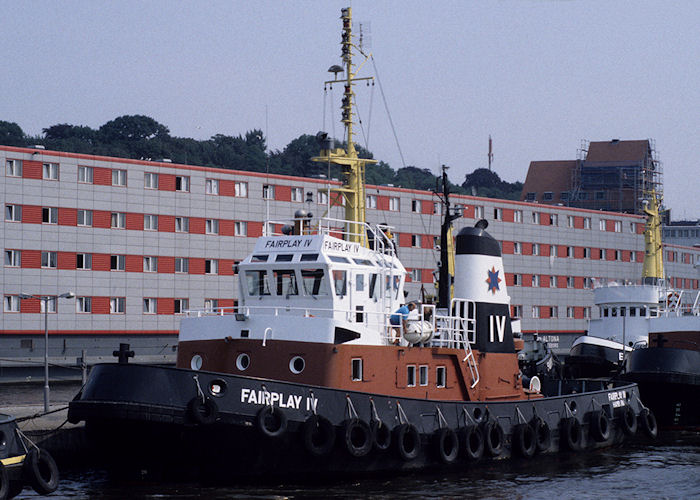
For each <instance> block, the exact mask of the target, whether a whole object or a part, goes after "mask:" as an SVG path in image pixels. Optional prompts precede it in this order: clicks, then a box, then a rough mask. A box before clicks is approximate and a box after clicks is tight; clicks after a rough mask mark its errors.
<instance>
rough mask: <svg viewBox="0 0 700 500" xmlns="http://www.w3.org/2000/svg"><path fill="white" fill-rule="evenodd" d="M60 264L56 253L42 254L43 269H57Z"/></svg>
mask: <svg viewBox="0 0 700 500" xmlns="http://www.w3.org/2000/svg"><path fill="white" fill-rule="evenodd" d="M57 263H58V254H57V253H56V252H41V267H44V268H49V269H55V268H56V266H57Z"/></svg>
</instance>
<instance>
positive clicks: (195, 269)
mask: <svg viewBox="0 0 700 500" xmlns="http://www.w3.org/2000/svg"><path fill="white" fill-rule="evenodd" d="M190 274H204V259H200V258H197V257H194V258H191V259H190Z"/></svg>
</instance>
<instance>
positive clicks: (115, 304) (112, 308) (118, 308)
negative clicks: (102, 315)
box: [109, 297, 126, 314]
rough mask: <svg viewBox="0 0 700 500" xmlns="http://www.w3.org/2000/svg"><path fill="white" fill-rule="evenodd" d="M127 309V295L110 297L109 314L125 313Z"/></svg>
mask: <svg viewBox="0 0 700 500" xmlns="http://www.w3.org/2000/svg"><path fill="white" fill-rule="evenodd" d="M125 309H126V298H125V297H112V298H110V299H109V314H124V310H125Z"/></svg>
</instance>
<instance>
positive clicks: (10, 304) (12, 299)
mask: <svg viewBox="0 0 700 500" xmlns="http://www.w3.org/2000/svg"><path fill="white" fill-rule="evenodd" d="M19 301H20V298H19V296H18V295H5V312H15V313H16V312H19Z"/></svg>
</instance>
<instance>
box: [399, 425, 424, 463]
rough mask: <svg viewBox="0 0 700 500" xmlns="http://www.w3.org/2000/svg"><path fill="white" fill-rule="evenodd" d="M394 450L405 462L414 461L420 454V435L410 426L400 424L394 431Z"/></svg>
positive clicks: (413, 426) (414, 427)
mask: <svg viewBox="0 0 700 500" xmlns="http://www.w3.org/2000/svg"><path fill="white" fill-rule="evenodd" d="M394 435H395V441H396V450H397V451H398V452H399V456H400V457H401V458H402V459H403V460H405V461H406V462H408V461H410V460H413V459H415V458H416V457H417V456H418V454H419V453H420V433H419V432H418V429H416V426H415V425H412V424H401V425H398V426H397V427H396V428H395V429H394Z"/></svg>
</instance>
